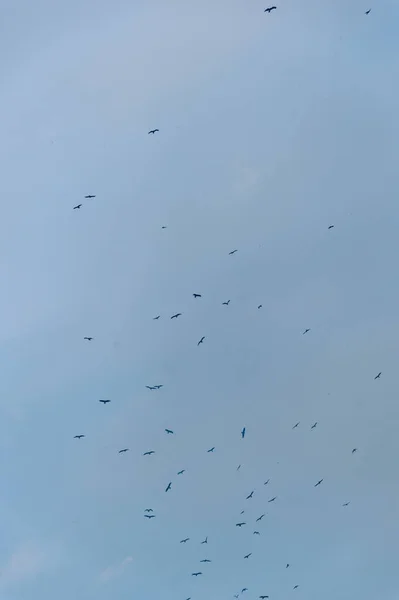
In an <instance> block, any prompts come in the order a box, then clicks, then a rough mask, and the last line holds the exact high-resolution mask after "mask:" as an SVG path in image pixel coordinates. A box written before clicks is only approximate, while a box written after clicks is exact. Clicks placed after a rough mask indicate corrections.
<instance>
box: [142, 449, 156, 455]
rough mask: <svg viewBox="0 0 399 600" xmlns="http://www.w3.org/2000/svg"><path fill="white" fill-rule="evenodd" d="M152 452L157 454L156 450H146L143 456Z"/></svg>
mask: <svg viewBox="0 0 399 600" xmlns="http://www.w3.org/2000/svg"><path fill="white" fill-rule="evenodd" d="M151 454H155V450H148V451H147V452H144V454H143V456H151Z"/></svg>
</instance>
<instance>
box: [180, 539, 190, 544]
mask: <svg viewBox="0 0 399 600" xmlns="http://www.w3.org/2000/svg"><path fill="white" fill-rule="evenodd" d="M189 539H190V538H184V540H180V543H181V544H186V543H187V542H188V541H189Z"/></svg>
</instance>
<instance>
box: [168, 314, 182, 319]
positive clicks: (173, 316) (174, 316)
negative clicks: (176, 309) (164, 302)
mask: <svg viewBox="0 0 399 600" xmlns="http://www.w3.org/2000/svg"><path fill="white" fill-rule="evenodd" d="M181 314H182V313H176V314H175V315H172V316H171V317H170V318H171V319H177V317H181Z"/></svg>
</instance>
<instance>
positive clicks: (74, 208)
mask: <svg viewBox="0 0 399 600" xmlns="http://www.w3.org/2000/svg"><path fill="white" fill-rule="evenodd" d="M81 206H82V205H81V204H77V205H76V206H74V207H73V210H76V209H77V208H80V207H81Z"/></svg>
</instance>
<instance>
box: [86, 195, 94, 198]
mask: <svg viewBox="0 0 399 600" xmlns="http://www.w3.org/2000/svg"><path fill="white" fill-rule="evenodd" d="M85 198H95V196H93V195H92V194H88V195H87V196H85Z"/></svg>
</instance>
